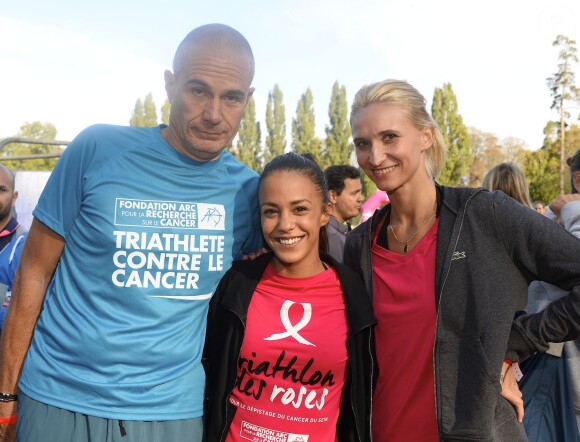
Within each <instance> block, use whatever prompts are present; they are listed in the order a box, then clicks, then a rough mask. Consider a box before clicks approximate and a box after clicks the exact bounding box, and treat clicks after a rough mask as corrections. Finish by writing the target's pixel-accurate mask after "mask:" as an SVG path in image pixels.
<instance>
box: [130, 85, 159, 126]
mask: <svg viewBox="0 0 580 442" xmlns="http://www.w3.org/2000/svg"><path fill="white" fill-rule="evenodd" d="M129 125H130V126H136V127H152V126H157V109H156V107H155V101H153V94H151V92H149V93H148V94H147V95H146V96H145V100H141V98H138V99H137V101H136V102H135V108H134V109H133V114H132V115H131V119H130V120H129Z"/></svg>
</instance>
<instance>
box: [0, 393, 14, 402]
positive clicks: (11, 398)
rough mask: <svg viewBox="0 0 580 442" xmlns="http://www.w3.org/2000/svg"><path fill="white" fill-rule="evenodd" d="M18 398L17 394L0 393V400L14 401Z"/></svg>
mask: <svg viewBox="0 0 580 442" xmlns="http://www.w3.org/2000/svg"><path fill="white" fill-rule="evenodd" d="M17 400H18V395H17V394H12V393H0V402H14V401H17Z"/></svg>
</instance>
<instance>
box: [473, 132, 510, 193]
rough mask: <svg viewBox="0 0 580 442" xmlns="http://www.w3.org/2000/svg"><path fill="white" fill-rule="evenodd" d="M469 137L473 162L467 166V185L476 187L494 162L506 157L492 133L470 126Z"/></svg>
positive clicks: (499, 161)
mask: <svg viewBox="0 0 580 442" xmlns="http://www.w3.org/2000/svg"><path fill="white" fill-rule="evenodd" d="M469 137H470V139H471V149H472V153H473V162H472V164H471V167H470V168H469V179H468V182H467V185H468V186H470V187H478V186H481V182H482V180H483V177H484V176H485V174H486V173H487V171H488V170H489V169H491V168H492V167H493V166H495V165H496V164H499V163H501V162H503V161H505V159H506V157H505V153H504V152H503V149H502V147H501V144H500V142H499V140H498V138H497V137H496V136H495V135H494V134H492V133H488V132H482V131H480V130H477V129H475V128H473V127H470V128H469Z"/></svg>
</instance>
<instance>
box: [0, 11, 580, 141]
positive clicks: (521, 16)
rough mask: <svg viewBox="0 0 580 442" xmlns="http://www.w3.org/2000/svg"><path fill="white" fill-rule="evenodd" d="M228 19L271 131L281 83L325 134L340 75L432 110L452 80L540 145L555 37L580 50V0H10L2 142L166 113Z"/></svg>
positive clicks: (480, 107) (477, 111) (0, 14)
mask: <svg viewBox="0 0 580 442" xmlns="http://www.w3.org/2000/svg"><path fill="white" fill-rule="evenodd" d="M216 22H218V23H225V24H228V25H230V26H232V27H234V28H236V29H238V30H239V31H240V32H242V34H244V36H245V37H246V38H247V39H248V41H249V42H250V44H251V46H252V48H253V51H254V56H255V59H256V75H255V78H254V83H253V85H254V87H255V88H256V91H255V93H254V97H255V99H256V111H257V115H258V119H259V120H260V121H261V124H262V127H264V128H265V123H264V121H265V109H266V100H267V97H268V92H269V91H271V90H272V88H273V86H274V84H278V85H279V87H280V89H281V90H282V93H283V94H284V104H285V106H286V118H287V132H288V133H290V131H291V119H292V117H293V116H294V115H295V112H296V107H297V103H298V100H299V98H300V96H301V94H303V93H304V92H305V91H306V89H307V88H309V87H310V88H311V90H312V93H313V96H314V108H315V116H316V132H317V134H318V135H319V136H320V137H324V129H325V126H326V125H328V104H329V102H330V95H331V91H332V85H333V83H334V82H335V81H338V82H339V83H340V84H341V85H344V86H345V87H346V91H347V100H348V102H349V105H350V103H351V100H352V97H353V96H354V94H355V93H356V91H357V90H358V89H359V88H360V87H361V86H363V85H365V84H368V83H372V82H375V81H380V80H384V79H387V78H392V79H403V80H407V81H408V82H410V83H411V84H412V85H414V86H415V87H416V88H417V89H418V90H419V91H420V92H421V93H422V94H423V95H424V97H425V98H426V100H427V105H428V108H429V109H430V106H431V101H432V97H433V92H434V89H435V88H436V87H442V86H443V84H444V83H446V82H449V83H451V85H452V87H453V90H454V92H455V94H456V97H457V101H458V106H459V112H460V113H461V115H462V117H463V121H464V122H465V124H466V125H467V126H471V127H475V128H477V129H478V130H480V131H484V132H491V133H493V134H495V135H496V136H497V137H498V138H500V139H503V138H506V137H516V138H519V139H521V140H523V141H524V144H525V146H526V147H528V148H530V149H537V148H538V147H540V146H541V144H542V140H543V128H544V126H545V125H546V122H547V121H549V120H550V119H553V120H556V119H558V114H557V113H556V112H555V111H554V110H551V109H550V106H551V103H552V98H551V96H550V91H549V89H548V87H547V85H546V79H547V78H548V77H549V76H550V75H552V74H554V73H555V72H556V70H557V65H558V49H557V48H555V47H553V46H552V43H553V41H554V40H555V38H556V36H557V35H559V34H563V35H565V36H567V37H569V38H572V39H574V40H576V42H577V43H578V45H577V47H579V46H580V1H578V0H555V1H550V2H548V1H546V0H529V1H521V0H511V1H506V0H503V1H499V0H488V1H486V2H472V1H461V0H438V1H432V0H407V1H401V0H397V1H395V0H359V1H356V2H355V1H352V0H287V1H284V2H282V1H279V0H245V1H240V0H213V1H211V2H210V1H207V0H206V1H203V2H202V1H200V0H187V1H184V0H139V1H136V0H124V1H122V0H121V1H120V0H116V1H112V0H99V1H98V2H81V1H78V0H53V1H50V2H46V1H41V0H34V1H29V0H19V1H14V0H0V139H2V138H4V137H8V136H14V135H16V133H17V132H18V131H19V129H20V126H22V125H23V124H24V123H26V122H32V121H43V122H50V123H52V124H54V125H55V126H56V128H57V131H58V133H57V139H59V140H64V141H69V140H71V139H72V138H73V137H74V136H75V135H76V134H77V133H78V132H80V131H81V130H82V129H83V128H85V127H86V126H89V125H91V124H94V123H110V124H121V125H127V124H128V123H129V119H130V117H131V112H132V111H133V108H134V106H135V102H136V100H137V99H138V98H144V97H145V95H146V94H147V93H149V92H151V93H152V94H153V98H154V100H155V103H156V104H157V107H158V109H159V108H160V107H161V105H162V104H163V102H164V100H165V90H164V80H163V72H164V70H166V69H171V62H172V59H173V54H174V51H175V49H176V47H177V45H178V44H179V42H180V41H181V40H182V39H183V37H184V36H185V35H186V34H187V33H188V32H189V31H190V30H191V29H193V28H195V27H197V26H199V25H202V24H206V23H216ZM579 49H580V47H579ZM576 78H577V84H578V83H580V69H579V68H578V66H576ZM578 110H580V108H573V109H571V111H572V112H573V113H574V112H577V111H578ZM159 115H160V113H159Z"/></svg>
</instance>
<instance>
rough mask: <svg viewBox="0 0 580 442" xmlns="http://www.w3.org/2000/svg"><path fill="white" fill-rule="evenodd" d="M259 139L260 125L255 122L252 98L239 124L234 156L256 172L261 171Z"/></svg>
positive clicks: (254, 105) (254, 108) (254, 103)
mask: <svg viewBox="0 0 580 442" xmlns="http://www.w3.org/2000/svg"><path fill="white" fill-rule="evenodd" d="M260 138H261V134H260V123H259V122H257V121H256V102H255V101H254V97H252V98H251V99H250V102H249V103H248V105H247V106H246V110H245V111H244V116H243V117H242V121H241V123H240V130H239V132H238V142H237V144H236V149H235V153H234V155H235V156H236V158H237V159H238V160H239V161H240V162H242V163H244V164H245V165H246V166H248V167H249V168H250V169H253V170H255V171H257V172H260V171H261V170H262V163H261V158H260V156H261V148H260Z"/></svg>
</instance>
